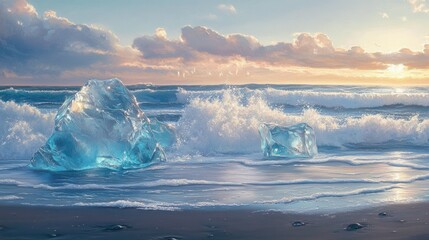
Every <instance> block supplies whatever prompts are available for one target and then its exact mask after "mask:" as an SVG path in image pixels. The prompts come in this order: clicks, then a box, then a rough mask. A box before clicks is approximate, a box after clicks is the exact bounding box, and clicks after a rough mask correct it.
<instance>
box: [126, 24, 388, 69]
mask: <svg viewBox="0 0 429 240" xmlns="http://www.w3.org/2000/svg"><path fill="white" fill-rule="evenodd" d="M133 46H134V47H135V48H137V49H139V50H140V51H141V53H142V56H143V58H147V59H150V58H180V59H183V60H184V61H192V60H196V59H198V60H201V59H202V58H204V59H207V58H210V57H215V58H219V57H223V58H224V60H226V61H228V59H229V58H232V59H236V58H237V57H240V58H244V59H245V60H246V61H252V62H256V63H263V64H273V65H291V66H305V67H319V68H363V69H375V68H380V67H381V66H380V65H382V63H379V62H376V61H375V60H376V57H375V55H374V54H370V53H366V52H365V51H364V50H363V49H362V48H360V47H352V48H350V49H348V50H345V49H339V48H334V46H333V44H332V41H331V40H330V39H329V37H328V36H327V35H325V34H322V33H317V34H314V35H311V34H308V33H300V34H298V35H297V36H296V39H295V40H294V41H293V42H292V43H286V42H279V43H277V44H274V45H266V46H264V45H262V44H261V43H260V42H259V41H258V40H257V39H256V38H255V37H253V36H248V35H243V34H230V35H222V34H220V33H218V32H216V31H214V30H212V29H209V28H206V27H201V26H197V27H190V26H186V27H184V28H182V35H181V37H180V39H179V40H169V39H166V38H159V37H158V36H157V35H154V36H149V37H148V36H144V37H140V38H137V39H136V40H135V41H134V44H133Z"/></svg>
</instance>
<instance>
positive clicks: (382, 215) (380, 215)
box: [378, 212, 387, 217]
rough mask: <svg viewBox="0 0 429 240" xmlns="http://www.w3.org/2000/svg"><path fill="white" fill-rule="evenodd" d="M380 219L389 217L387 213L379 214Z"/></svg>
mask: <svg viewBox="0 0 429 240" xmlns="http://www.w3.org/2000/svg"><path fill="white" fill-rule="evenodd" d="M378 216H379V217H387V212H381V213H379V214H378Z"/></svg>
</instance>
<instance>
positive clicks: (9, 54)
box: [0, 0, 119, 74]
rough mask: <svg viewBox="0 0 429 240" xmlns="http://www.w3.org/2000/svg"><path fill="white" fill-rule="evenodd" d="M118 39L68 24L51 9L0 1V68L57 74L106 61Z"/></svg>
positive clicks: (20, 0)
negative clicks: (43, 11) (38, 9)
mask: <svg viewBox="0 0 429 240" xmlns="http://www.w3.org/2000/svg"><path fill="white" fill-rule="evenodd" d="M118 42H119V41H118V38H117V37H116V36H115V35H114V34H113V33H111V32H110V31H108V30H104V29H101V28H98V27H94V26H88V25H85V24H75V23H72V22H71V21H69V20H68V19H66V18H62V17H59V16H57V14H56V13H55V12H54V11H48V12H45V13H44V14H43V15H39V13H38V12H37V11H36V9H35V8H34V7H33V6H32V5H30V4H29V3H28V2H27V1H25V0H2V1H0V71H6V70H7V71H12V72H15V73H17V74H57V73H60V72H61V71H64V70H70V69H74V68H78V67H83V66H88V65H91V64H93V63H97V62H106V61H108V59H109V58H110V57H111V55H112V54H114V53H115V52H116V51H117V48H118Z"/></svg>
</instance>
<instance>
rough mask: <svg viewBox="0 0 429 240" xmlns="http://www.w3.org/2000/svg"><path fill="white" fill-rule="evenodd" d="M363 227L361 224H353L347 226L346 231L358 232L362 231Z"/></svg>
mask: <svg viewBox="0 0 429 240" xmlns="http://www.w3.org/2000/svg"><path fill="white" fill-rule="evenodd" d="M363 227H364V226H363V225H362V224H360V223H352V224H349V225H348V226H347V228H346V230H347V231H356V230H358V229H361V228H363Z"/></svg>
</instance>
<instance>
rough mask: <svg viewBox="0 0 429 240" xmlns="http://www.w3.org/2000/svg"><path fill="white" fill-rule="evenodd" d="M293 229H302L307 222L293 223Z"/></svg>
mask: <svg viewBox="0 0 429 240" xmlns="http://www.w3.org/2000/svg"><path fill="white" fill-rule="evenodd" d="M292 226H293V227H302V226H305V222H301V221H295V222H293V223H292Z"/></svg>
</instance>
